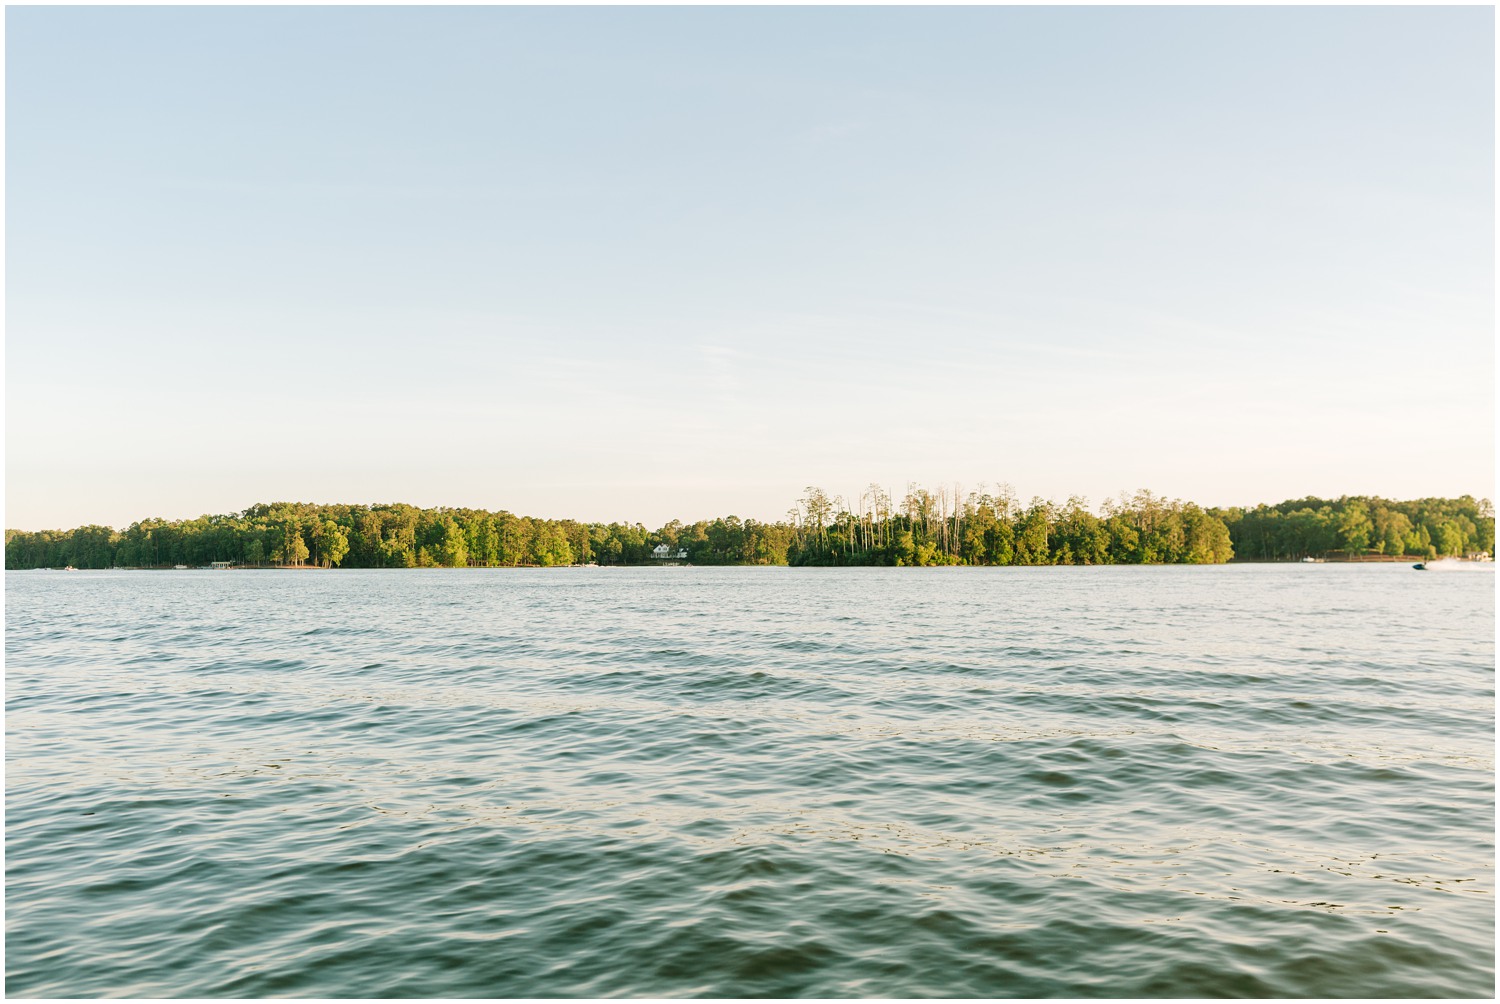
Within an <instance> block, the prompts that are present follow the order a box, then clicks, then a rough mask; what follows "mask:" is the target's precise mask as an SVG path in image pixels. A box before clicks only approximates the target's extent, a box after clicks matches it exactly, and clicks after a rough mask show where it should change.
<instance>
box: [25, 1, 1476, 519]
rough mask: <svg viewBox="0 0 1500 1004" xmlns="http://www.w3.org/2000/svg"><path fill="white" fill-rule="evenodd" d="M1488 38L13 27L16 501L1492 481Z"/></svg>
mask: <svg viewBox="0 0 1500 1004" xmlns="http://www.w3.org/2000/svg"><path fill="white" fill-rule="evenodd" d="M1493 18H1494V13H1493V11H1492V10H1491V9H1489V8H1481V7H1466V8H1454V7H1447V8H1435V7H1434V8H1409V7H1408V8H1397V7H1364V8H1356V7H1343V8H1338V7H1334V8H1327V7H1324V8H1287V7H1267V8H1184V7H1178V8H1170V7H1168V8H1160V7H1158V8H1122V7H1113V8H1042V7H1023V8H647V9H624V8H591V9H565V8H475V7H457V8H396V7H376V8H370V7H332V8H327V7H325V8H295V7H290V8H288V7H264V8H227V7H218V8H214V7H199V8H187V7H158V8H119V7H116V8H109V7H94V8H62V7H10V8H7V10H6V12H5V25H6V32H5V39H6V43H5V44H6V134H5V140H6V165H5V167H6V289H7V294H6V318H5V320H6V345H5V362H6V367H5V369H6V377H5V380H6V408H5V417H6V433H5V440H6V442H5V445H6V462H5V474H6V490H5V506H6V511H5V525H6V526H8V527H15V528H20V529H42V528H51V527H71V526H75V525H82V524H86V523H100V524H105V525H111V526H116V527H123V526H126V525H128V524H129V523H131V522H133V521H135V520H139V519H143V518H146V517H149V516H161V517H167V518H179V517H193V516H197V515H200V514H203V513H225V512H234V511H238V510H243V509H245V508H247V507H248V506H250V505H252V504H254V503H257V502H272V501H304V502H319V503H331V502H348V503H373V502H397V501H400V502H409V503H412V504H415V505H421V506H438V505H446V506H455V507H473V508H484V509H490V510H499V509H507V510H510V511H512V512H516V513H520V514H526V515H535V516H547V517H552V518H574V519H585V520H604V521H610V520H627V521H637V520H639V521H642V522H645V523H647V524H648V525H650V526H659V525H661V524H662V523H664V522H665V521H667V520H669V519H672V518H681V519H684V520H692V519H701V518H712V517H713V516H719V515H729V514H735V515H739V516H741V517H750V518H756V519H775V518H778V517H780V516H781V515H782V514H784V513H785V512H786V510H787V508H788V507H789V506H791V505H792V504H793V503H794V502H795V500H796V499H797V497H798V496H800V495H801V494H802V492H803V488H804V487H805V486H808V485H817V486H820V487H823V488H825V489H826V490H828V491H829V492H830V493H836V494H843V495H846V496H850V497H857V496H858V494H859V492H860V491H861V489H862V488H863V487H864V486H865V485H867V484H869V483H871V482H878V483H880V484H883V485H884V486H886V488H887V489H890V490H893V491H895V492H896V493H897V494H898V495H899V493H900V492H901V491H902V490H904V487H905V485H906V484H907V483H908V482H911V481H916V482H918V483H921V484H923V485H926V486H928V487H931V488H934V489H935V488H936V487H937V486H938V485H939V484H942V485H946V486H949V487H952V486H953V485H955V484H956V485H959V486H961V487H962V489H963V490H964V491H965V492H967V491H969V490H972V489H976V488H979V487H981V486H982V485H987V486H994V485H996V484H998V483H1007V484H1009V485H1011V486H1013V487H1014V489H1015V490H1016V491H1017V493H1018V494H1019V495H1020V496H1021V497H1022V498H1023V499H1025V498H1029V497H1031V496H1033V495H1040V496H1043V497H1049V498H1054V499H1057V500H1059V501H1060V500H1062V499H1065V498H1067V497H1068V496H1070V495H1082V496H1085V497H1087V498H1088V499H1089V500H1090V501H1091V502H1093V503H1094V504H1096V505H1097V504H1098V503H1099V502H1101V501H1102V500H1103V499H1104V498H1105V497H1107V496H1113V495H1117V494H1118V493H1119V492H1121V491H1134V490H1135V489H1137V488H1142V487H1144V488H1149V489H1151V490H1152V491H1154V492H1156V493H1158V494H1163V495H1167V496H1171V497H1180V498H1185V499H1189V500H1193V501H1197V502H1199V503H1200V504H1204V505H1253V504H1255V503H1257V502H1276V501H1280V500H1282V499H1287V498H1300V497H1303V496H1306V495H1319V496H1325V497H1337V496H1339V495H1343V494H1351V495H1353V494H1379V495H1383V496H1386V497H1389V498H1414V497H1426V496H1434V495H1442V496H1448V495H1460V494H1465V493H1467V494H1473V495H1476V496H1487V497H1491V498H1493V485H1494V474H1495V471H1494V462H1495V442H1494V429H1495V424H1494V373H1495V357H1494V352H1495V348H1494V276H1495V271H1494V268H1495V262H1494V248H1495V244H1494V166H1495V165H1494V128H1495V109H1494V95H1495V86H1494V81H1495V75H1494V38H1495V33H1494V21H1493Z"/></svg>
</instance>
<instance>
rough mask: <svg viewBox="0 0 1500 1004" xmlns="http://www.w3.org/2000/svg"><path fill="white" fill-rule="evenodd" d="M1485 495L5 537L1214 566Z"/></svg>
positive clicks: (888, 507) (960, 504)
mask: <svg viewBox="0 0 1500 1004" xmlns="http://www.w3.org/2000/svg"><path fill="white" fill-rule="evenodd" d="M1494 541H1495V518H1494V510H1493V508H1492V507H1491V505H1490V503H1489V502H1488V500H1479V501H1476V500H1474V499H1473V498H1471V497H1469V496H1463V497H1462V498H1458V499H1418V500H1415V501H1410V502H1394V501H1390V500H1387V499H1380V498H1368V497H1362V496H1361V497H1355V496H1345V497H1342V498H1339V499H1337V500H1323V499H1315V498H1306V499H1296V500H1291V501H1287V502H1282V503H1280V504H1278V505H1260V506H1256V507H1254V508H1252V509H1239V508H1233V509H1205V508H1202V507H1200V506H1198V505H1195V504H1194V503H1192V502H1185V501H1181V500H1176V499H1167V498H1163V497H1161V496H1158V495H1154V494H1152V493H1151V492H1149V491H1144V490H1143V491H1139V492H1136V493H1135V494H1134V495H1131V496H1123V495H1122V496H1121V497H1120V498H1118V499H1109V500H1106V501H1105V502H1104V503H1103V504H1102V505H1101V506H1100V507H1099V509H1098V510H1097V511H1095V510H1093V509H1091V508H1090V506H1089V504H1088V502H1087V500H1085V499H1082V498H1079V497H1077V496H1074V497H1071V498H1069V499H1068V500H1067V501H1066V502H1064V503H1061V504H1058V503H1056V502H1052V501H1050V500H1047V499H1041V498H1033V499H1031V500H1030V501H1029V502H1027V503H1024V504H1023V503H1022V502H1021V501H1020V500H1019V499H1017V498H1016V496H1015V493H1014V491H1013V490H1011V489H1010V488H1009V487H1008V486H1003V485H1002V486H1000V487H998V488H996V489H994V490H993V491H986V490H980V491H973V492H969V493H967V494H962V493H960V492H959V491H958V490H956V489H948V488H939V489H938V490H937V491H936V492H933V491H929V490H928V489H925V488H920V487H918V486H917V485H914V484H913V485H908V487H907V490H906V492H905V493H904V495H903V496H902V497H901V498H900V499H897V498H895V497H894V496H893V495H892V494H891V493H890V492H888V491H886V490H885V489H884V488H882V487H880V486H879V485H871V486H869V487H868V488H867V489H865V491H864V492H862V493H861V494H860V495H859V497H858V498H845V497H843V496H840V495H830V494H829V493H828V492H826V491H824V490H823V489H820V488H816V487H809V488H808V489H807V490H806V491H805V492H804V494H803V496H802V498H800V499H798V501H797V505H796V506H794V507H793V508H792V509H791V510H790V511H789V512H788V513H787V516H786V518H785V519H782V520H778V521H776V522H769V523H768V522H759V521H756V520H753V519H741V518H740V517H738V516H723V517H718V518H716V519H712V520H699V521H698V522H695V523H690V524H685V523H682V522H681V521H679V520H673V521H672V522H670V523H668V524H666V525H665V526H663V527H661V528H660V529H658V530H648V529H647V528H646V527H645V526H644V525H642V524H640V523H582V522H577V521H574V520H554V519H541V518H534V517H528V516H517V515H514V514H512V513H510V512H506V511H498V512H490V511H487V510H482V509H450V508H445V507H439V508H434V509H419V508H417V507H415V506H410V505H404V504H389V505H313V504H309V503H298V502H277V503H262V504H258V505H253V506H251V507H250V508H248V509H246V510H245V511H244V512H238V513H229V514H227V515H220V516H207V515H205V516H199V517H198V518H197V519H190V520H164V519H146V520H141V521H140V522H136V523H132V524H131V525H130V526H128V527H126V528H125V529H123V530H115V529H112V528H110V527H107V526H82V527H78V528H76V529H73V530H41V531H20V530H6V531H5V567H6V568H8V569H25V568H60V567H63V566H67V565H72V566H73V567H75V568H160V567H167V568H170V567H172V566H173V565H191V566H201V565H207V564H209V563H210V562H215V561H225V562H233V563H235V564H239V565H261V564H265V563H271V564H274V565H303V564H309V563H310V564H312V565H317V566H321V567H325V568H326V567H334V566H342V567H346V568H348V567H357V568H422V567H470V566H481V567H495V566H519V565H533V566H551V565H570V564H579V563H597V564H601V565H630V564H646V563H649V562H651V561H652V560H653V559H652V549H653V548H655V547H656V546H657V545H659V544H665V545H666V546H667V548H668V550H669V552H670V553H672V554H674V555H675V554H676V553H677V552H678V550H679V549H683V550H686V551H687V552H688V560H689V561H691V562H692V563H693V564H695V565H786V564H791V565H1103V564H1214V563H1219V562H1224V561H1228V560H1230V559H1231V558H1232V557H1238V558H1240V559H1249V560H1269V561H1276V560H1281V561H1295V560H1298V559H1300V558H1302V557H1307V556H1331V555H1341V556H1345V557H1365V556H1370V555H1416V556H1424V557H1435V556H1438V555H1462V554H1468V553H1472V552H1476V551H1484V552H1493V550H1494Z"/></svg>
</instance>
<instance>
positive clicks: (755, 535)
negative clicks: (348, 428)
mask: <svg viewBox="0 0 1500 1004" xmlns="http://www.w3.org/2000/svg"><path fill="white" fill-rule="evenodd" d="M789 539H790V534H789V530H788V528H787V527H785V526H783V525H781V524H776V523H758V522H756V521H755V520H741V519H739V518H737V517H734V516H730V517H728V518H726V519H716V520H712V521H705V522H700V523H694V524H692V525H691V526H683V525H682V524H681V523H679V522H677V521H675V520H674V521H673V522H671V523H668V524H667V525H666V526H664V527H662V528H661V529H660V530H655V531H651V530H647V529H646V528H645V527H644V526H642V525H641V524H639V523H634V524H630V523H608V524H605V523H579V522H576V521H574V520H554V519H532V518H529V517H526V516H516V515H513V514H511V513H509V512H487V511H485V510H481V509H448V508H437V509H418V508H417V507H415V506H410V505H400V504H397V505H370V506H362V505H310V504H305V503H289V502H279V503H275V504H270V505H267V504H262V505H255V506H251V507H250V508H249V509H246V510H245V511H244V512H242V513H230V514H228V515H224V516H199V517H198V518H197V519H191V520H170V521H169V520H162V519H148V520H142V521H141V522H139V523H132V524H131V525H130V526H129V527H128V528H126V529H124V530H120V531H115V530H112V529H111V528H109V527H107V526H84V527H79V528H78V529H76V530H44V531H40V532H35V533H26V532H21V531H16V530H6V531H5V567H6V568H62V567H65V566H67V565H72V566H73V567H75V568H170V567H172V566H173V565H189V566H193V567H198V566H203V565H208V564H210V563H211V562H215V561H228V562H233V563H234V564H237V565H267V564H269V565H306V564H312V565H319V566H322V567H325V568H327V567H331V566H336V567H344V568H438V567H443V568H462V567H465V566H500V567H504V566H518V565H539V566H551V565H572V564H587V563H590V562H593V563H598V564H606V565H624V564H640V563H645V562H648V561H650V560H652V551H653V549H654V548H655V547H656V546H657V545H659V544H665V545H667V546H668V548H670V549H671V550H672V552H673V553H675V552H676V550H677V549H678V548H681V547H686V548H689V549H690V551H691V555H692V558H691V560H692V561H693V563H694V564H703V565H723V564H736V565H764V564H784V563H785V562H786V550H787V543H788V540H789Z"/></svg>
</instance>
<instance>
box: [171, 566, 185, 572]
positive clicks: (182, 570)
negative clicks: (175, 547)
mask: <svg viewBox="0 0 1500 1004" xmlns="http://www.w3.org/2000/svg"><path fill="white" fill-rule="evenodd" d="M172 570H173V571H176V572H185V571H187V570H188V566H186V565H173V566H172Z"/></svg>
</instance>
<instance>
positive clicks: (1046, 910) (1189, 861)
mask: <svg viewBox="0 0 1500 1004" xmlns="http://www.w3.org/2000/svg"><path fill="white" fill-rule="evenodd" d="M5 582H6V638H5V653H6V679H7V692H6V700H7V704H6V708H7V711H6V724H7V739H6V754H7V761H8V768H7V775H6V810H7V827H6V849H7V857H6V868H7V873H6V894H7V902H6V967H7V980H6V990H7V991H8V993H9V994H10V995H11V996H77V995H86V996H94V995H130V996H143V997H149V996H195V995H207V996H223V995H234V996H257V995H297V996H350V995H370V996H382V995H392V996H394V995H417V996H500V997H505V996H539V995H568V996H587V997H602V996H694V995H709V996H742V995H776V996H933V995H944V996H973V995H977V996H997V997H1004V996H1137V995H1140V996H1210V995H1277V996H1283V995H1284V996H1318V997H1324V996H1327V997H1335V996H1376V997H1381V996H1401V997H1406V996H1491V995H1492V994H1493V991H1494V944H1495V941H1494V938H1495V931H1494V918H1495V913H1494V899H1493V885H1492V878H1493V865H1494V848H1493V837H1494V823H1495V820H1494V785H1493V781H1494V759H1493V758H1494V667H1495V654H1494V587H1495V579H1494V575H1493V569H1492V568H1491V567H1476V566H1469V567H1461V568H1457V569H1454V570H1452V571H1450V572H1446V573H1440V572H1438V571H1433V572H1429V573H1420V572H1414V571H1412V570H1411V569H1410V568H1408V567H1407V566H1405V565H1373V566H1340V565H1258V566H1257V565H1250V566H1228V567H1212V568H1182V567H1173V568H1041V569H962V568H957V569H781V568H727V569H703V568H660V569H537V570H472V571H462V570H457V571H455V570H446V571H445V570H433V571H396V572H380V571H335V572H318V571H304V572H279V571H264V572H261V571H241V572H198V571H192V572H71V573H63V572H9V573H7V574H6V578H5Z"/></svg>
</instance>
